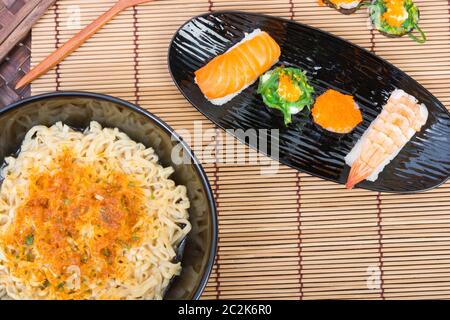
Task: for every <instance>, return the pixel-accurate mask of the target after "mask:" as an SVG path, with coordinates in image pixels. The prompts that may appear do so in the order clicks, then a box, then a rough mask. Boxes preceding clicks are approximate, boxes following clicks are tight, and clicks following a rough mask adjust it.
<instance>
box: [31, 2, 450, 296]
mask: <svg viewBox="0 0 450 320" xmlns="http://www.w3.org/2000/svg"><path fill="white" fill-rule="evenodd" d="M113 2H114V1H113V0H97V1H95V2H94V1H90V0H60V1H57V3H56V5H55V6H54V7H53V8H51V9H50V11H49V12H48V13H47V14H46V15H45V16H44V17H43V18H42V19H41V20H40V21H39V23H38V24H37V25H36V26H35V27H34V29H33V41H32V64H33V65H34V64H36V63H37V62H38V61H40V60H41V59H42V58H44V57H45V56H46V55H47V54H48V53H50V52H51V51H52V50H53V49H54V48H55V47H57V46H59V45H60V44H61V43H63V42H64V41H65V40H67V39H68V38H69V37H70V36H71V35H72V34H74V33H75V32H76V30H78V29H79V28H80V27H81V26H83V25H85V24H86V23H88V22H90V21H91V20H93V19H94V18H95V17H97V16H98V15H99V14H100V13H101V12H103V11H105V10H106V9H107V8H108V7H110V6H111V4H112V3H113ZM416 2H417V4H418V5H419V6H420V9H421V11H422V20H421V26H422V28H423V29H424V30H425V31H426V32H427V34H428V37H429V40H428V42H427V43H426V44H425V45H417V44H415V43H413V42H412V41H410V40H409V39H408V38H407V37H405V38H404V39H387V38H385V37H383V36H380V35H379V34H378V33H377V32H374V31H373V30H371V28H370V24H369V22H368V18H367V13H366V12H365V10H362V11H360V12H358V13H357V14H355V15H352V16H344V15H341V14H339V13H338V12H336V11H334V10H332V9H329V8H326V7H319V6H318V4H317V1H316V0H296V1H289V0H278V1H264V0H252V1H248V0H246V1H243V0H229V1H226V0H212V1H211V0H210V1H208V0H189V1H185V0H163V1H156V2H154V3H151V4H148V5H142V6H139V7H137V8H134V9H130V10H128V11H126V12H124V13H123V14H121V15H120V16H119V17H118V18H117V19H115V20H114V21H113V22H112V23H110V24H109V25H107V26H106V27H105V28H104V29H103V30H102V31H101V32H100V33H99V34H97V35H95V36H94V38H93V39H91V40H90V41H89V42H88V43H87V44H85V45H84V46H83V47H82V48H81V49H80V50H78V51H77V52H76V53H74V54H73V55H72V56H70V57H69V58H68V59H66V60H65V61H64V62H63V63H62V64H61V65H60V66H58V67H57V68H56V69H55V70H53V71H52V72H50V73H48V74H47V75H45V76H44V77H42V78H41V79H39V80H37V81H36V82H34V83H33V85H32V93H33V94H39V93H43V92H48V91H54V90H88V91H96V92H101V93H106V94H111V95H114V96H118V97H120V98H123V99H126V100H129V101H132V102H135V103H138V104H140V105H141V106H143V107H145V108H147V109H148V110H150V111H151V112H153V113H155V114H157V115H158V116H160V117H161V118H162V119H164V120H165V121H167V122H168V123H169V124H170V125H171V126H172V127H174V128H175V129H177V130H180V132H182V131H181V130H182V129H189V130H192V128H193V123H194V121H201V124H202V126H203V129H208V128H210V129H213V128H214V125H213V124H212V123H210V122H209V121H208V120H206V119H205V118H204V117H203V116H202V115H201V114H200V113H198V112H197V111H196V110H195V109H194V108H193V107H192V106H190V105H189V103H188V102H187V101H186V100H185V99H184V98H183V97H182V96H181V94H180V93H179V92H178V91H177V89H176V87H175V86H174V84H173V83H172V81H171V79H170V76H169V73H168V70H167V64H166V54H167V49H168V44H169V41H170V39H171V36H172V34H173V33H174V32H175V31H176V29H177V28H178V27H179V26H180V25H181V24H182V23H183V22H184V21H185V20H187V19H189V18H190V17H192V16H194V15H197V14H201V13H204V12H207V11H209V10H222V9H238V10H248V11H255V12H260V13H266V14H271V15H275V16H281V17H285V18H289V19H293V20H296V21H299V22H303V23H306V24H309V25H312V26H315V27H319V28H322V29H324V30H327V31H330V32H332V33H334V34H336V35H340V36H342V37H344V38H346V39H349V40H351V41H353V42H355V43H357V44H359V45H361V46H363V47H366V48H368V49H370V50H372V51H373V52H375V53H377V54H378V55H380V56H382V57H384V58H386V59H388V60H389V61H391V62H393V63H394V64H396V65H397V66H398V67H400V68H401V69H403V70H404V71H406V72H408V73H409V74H410V75H411V76H413V77H414V78H415V79H416V80H418V81H419V82H420V83H422V84H423V85H425V86H426V87H427V88H428V89H429V90H430V91H431V92H433V93H434V94H435V95H436V96H437V97H438V98H439V99H440V100H441V101H442V102H443V103H444V104H445V105H446V106H447V107H450V92H449V89H448V88H449V87H450V67H449V66H450V14H449V9H450V1H447V0H417V1H416ZM78 13H80V14H81V19H80V26H77V23H76V22H77V15H78ZM216 133H217V134H218V139H225V136H224V135H223V134H222V132H221V131H219V130H217V131H216ZM212 139H214V137H213V138H212ZM210 142H211V141H205V142H204V144H206V143H210ZM191 146H192V147H193V149H194V151H199V150H201V149H202V148H203V147H204V145H196V144H193V143H191ZM241 148H242V149H243V150H246V148H245V147H241ZM200 160H201V161H202V162H203V163H205V164H204V167H205V170H206V171H207V173H208V176H209V179H210V182H211V184H212V187H213V189H214V193H215V196H216V201H217V205H218V210H219V221H220V223H219V224H220V232H219V251H218V256H217V261H216V265H215V267H214V272H213V274H212V276H211V278H210V281H209V283H208V286H207V289H206V291H205V292H204V294H203V298H205V299H214V298H224V299H228V298H252V299H260V298H261V299H275V298H281V299H317V298H343V299H349V298H354V299H397V298H411V299H413V298H419V299H420V298H450V271H449V269H448V268H449V267H450V183H447V184H445V185H443V186H441V187H440V188H437V189H435V190H433V191H430V192H427V193H422V194H415V195H389V194H379V193H375V192H370V191H364V190H352V191H347V190H344V188H343V187H342V186H340V185H337V184H334V183H331V182H326V181H323V180H321V179H318V178H314V177H311V176H309V175H306V174H299V173H298V172H296V171H295V170H292V169H290V168H287V167H285V166H281V167H280V168H279V170H278V172H277V173H276V174H273V175H261V169H262V168H264V167H267V166H269V165H270V161H268V160H267V163H266V164H260V165H251V166H250V165H245V164H242V165H232V164H228V165H227V164H222V163H206V162H208V161H207V160H208V159H205V158H203V159H200Z"/></svg>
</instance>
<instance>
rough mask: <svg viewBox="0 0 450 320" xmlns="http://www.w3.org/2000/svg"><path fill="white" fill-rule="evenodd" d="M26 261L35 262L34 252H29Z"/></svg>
mask: <svg viewBox="0 0 450 320" xmlns="http://www.w3.org/2000/svg"><path fill="white" fill-rule="evenodd" d="M26 259H27V261H33V260H34V255H33V252H32V251H31V250H28V251H27V255H26Z"/></svg>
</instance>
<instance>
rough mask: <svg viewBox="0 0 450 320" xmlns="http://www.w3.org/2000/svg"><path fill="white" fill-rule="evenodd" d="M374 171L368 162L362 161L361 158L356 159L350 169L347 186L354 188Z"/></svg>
mask: <svg viewBox="0 0 450 320" xmlns="http://www.w3.org/2000/svg"><path fill="white" fill-rule="evenodd" d="M372 172H373V168H371V167H370V166H369V165H368V164H367V163H365V162H363V161H361V160H360V159H358V160H356V161H355V162H354V163H353V165H352V168H351V169H350V174H349V175H348V179H347V183H346V184H345V187H346V188H347V189H352V188H353V187H354V186H355V185H356V184H358V183H359V182H361V181H363V180H364V179H366V178H367V177H369V176H370V175H371V174H372Z"/></svg>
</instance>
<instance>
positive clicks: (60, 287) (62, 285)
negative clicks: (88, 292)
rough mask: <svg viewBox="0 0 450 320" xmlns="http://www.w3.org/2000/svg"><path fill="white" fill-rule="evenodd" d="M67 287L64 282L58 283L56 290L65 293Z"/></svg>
mask: <svg viewBox="0 0 450 320" xmlns="http://www.w3.org/2000/svg"><path fill="white" fill-rule="evenodd" d="M65 285H66V282H65V281H63V282H60V283H58V285H57V286H56V288H57V289H58V290H59V291H63V290H64V286H65Z"/></svg>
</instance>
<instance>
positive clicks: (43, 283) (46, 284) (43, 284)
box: [42, 279, 50, 289]
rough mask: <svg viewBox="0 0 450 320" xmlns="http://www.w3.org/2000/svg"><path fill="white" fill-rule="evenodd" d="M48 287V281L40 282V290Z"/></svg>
mask: <svg viewBox="0 0 450 320" xmlns="http://www.w3.org/2000/svg"><path fill="white" fill-rule="evenodd" d="M49 286H50V281H48V280H47V279H45V280H44V282H42V289H45V288H48V287H49Z"/></svg>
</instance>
